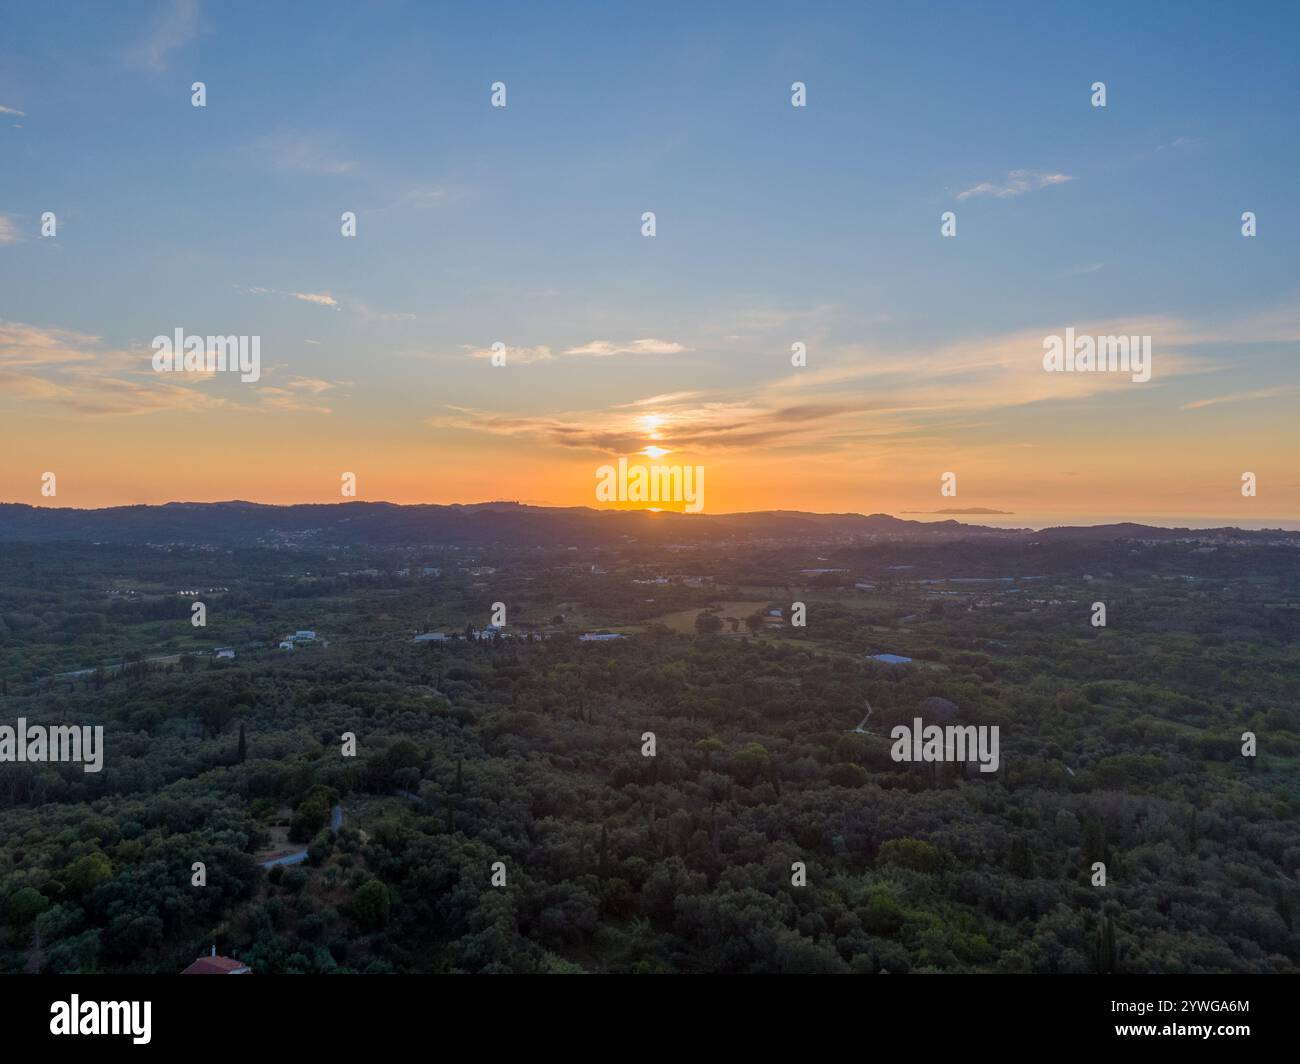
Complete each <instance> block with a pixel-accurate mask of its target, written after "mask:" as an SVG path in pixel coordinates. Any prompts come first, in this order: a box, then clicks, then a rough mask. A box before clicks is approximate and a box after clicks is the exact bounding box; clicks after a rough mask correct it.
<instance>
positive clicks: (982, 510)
mask: <svg viewBox="0 0 1300 1064" xmlns="http://www.w3.org/2000/svg"><path fill="white" fill-rule="evenodd" d="M898 512H899V513H900V514H1005V515H1006V516H1008V517H1010V516H1012V515H1013V514H1015V512H1016V511H1015V510H990V509H989V508H988V507H987V506H967V507H965V508H964V509H960V510H959V509H955V508H954V509H951V510H899V511H898Z"/></svg>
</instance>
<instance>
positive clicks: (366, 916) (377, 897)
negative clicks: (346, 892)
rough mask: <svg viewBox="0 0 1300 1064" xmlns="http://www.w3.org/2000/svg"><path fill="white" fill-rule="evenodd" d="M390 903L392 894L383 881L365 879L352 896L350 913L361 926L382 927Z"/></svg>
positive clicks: (386, 919) (386, 920) (386, 917)
mask: <svg viewBox="0 0 1300 1064" xmlns="http://www.w3.org/2000/svg"><path fill="white" fill-rule="evenodd" d="M392 904H393V899H392V895H391V894H390V893H389V890H388V888H387V887H386V886H385V885H384V884H383V883H381V882H380V881H379V880H377V879H371V880H367V881H366V882H365V883H363V884H362V885H361V886H360V887H359V888H358V889H357V892H356V893H355V894H354V895H353V896H352V915H353V916H354V917H355V918H356V921H357V923H359V924H361V925H362V926H363V927H383V926H384V924H386V923H387V922H388V913H389V910H390V909H391V908H392Z"/></svg>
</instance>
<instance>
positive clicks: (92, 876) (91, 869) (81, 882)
mask: <svg viewBox="0 0 1300 1064" xmlns="http://www.w3.org/2000/svg"><path fill="white" fill-rule="evenodd" d="M112 875H113V866H112V865H111V864H109V861H108V858H107V857H105V856H104V855H103V854H102V853H88V854H86V856H85V857H78V858H77V859H76V860H75V861H73V862H72V864H70V865H68V867H67V868H65V869H64V870H63V885H64V887H65V888H66V889H67V890H68V892H69V893H70V894H71V895H72V896H73V897H75V898H80V897H82V896H84V895H86V894H88V893H90V891H91V890H93V889H94V888H95V887H97V886H98V885H99V884H100V883H102V882H104V880H106V879H109V878H110V877H111V876H112Z"/></svg>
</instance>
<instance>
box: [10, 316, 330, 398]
mask: <svg viewBox="0 0 1300 1064" xmlns="http://www.w3.org/2000/svg"><path fill="white" fill-rule="evenodd" d="M152 358H153V353H152V350H151V349H149V348H146V347H145V346H144V345H140V346H139V347H131V348H110V347H107V346H106V345H105V344H104V343H103V342H102V340H101V338H100V337H98V336H91V335H88V334H86V333H80V332H76V331H75V330H71V329H58V328H48V327H43V326H38V325H27V324H24V323H22V322H13V321H4V320H0V402H3V401H4V400H14V399H17V400H22V401H25V402H41V403H46V404H49V405H50V406H53V407H56V408H62V409H63V410H65V411H69V412H71V413H73V414H77V415H94V416H129V415H137V414H161V413H167V412H170V411H205V410H215V409H219V408H226V409H229V408H232V407H233V408H243V409H252V410H257V409H268V410H279V411H292V412H303V413H317V414H329V413H332V412H333V410H332V407H331V406H330V405H329V403H330V398H331V396H333V395H337V394H341V393H340V392H339V388H340V387H342V386H345V385H348V384H349V383H350V382H348V381H327V380H322V379H321V378H319V377H302V376H288V377H279V376H276V383H275V384H273V385H272V384H260V385H258V386H256V387H248V386H245V385H239V386H237V387H233V388H231V389H229V390H228V391H227V393H226V395H224V396H222V395H218V394H214V392H213V390H212V385H213V383H214V381H216V379H217V378H218V377H219V376H226V377H228V376H229V375H228V374H218V373H215V372H210V371H207V372H205V371H194V372H186V373H157V372H156V371H155V370H154V368H153V365H152ZM274 374H275V367H266V369H265V371H264V374H263V376H264V377H268V378H269V377H271V376H272V375H274Z"/></svg>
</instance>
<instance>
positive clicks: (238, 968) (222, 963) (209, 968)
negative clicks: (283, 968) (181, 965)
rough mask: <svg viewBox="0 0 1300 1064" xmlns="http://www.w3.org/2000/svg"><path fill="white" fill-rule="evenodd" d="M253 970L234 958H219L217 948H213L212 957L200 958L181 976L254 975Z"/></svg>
mask: <svg viewBox="0 0 1300 1064" xmlns="http://www.w3.org/2000/svg"><path fill="white" fill-rule="evenodd" d="M252 974H253V969H252V968H250V967H249V966H248V965H247V964H245V963H244V962H243V961H237V960H235V958H234V957H218V956H217V947H216V946H213V947H212V956H210V957H200V958H199V959H198V960H196V961H195V962H194V963H193V964H191V965H190V966H189V967H188V968H186V969H185V971H183V972H181V975H252Z"/></svg>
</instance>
